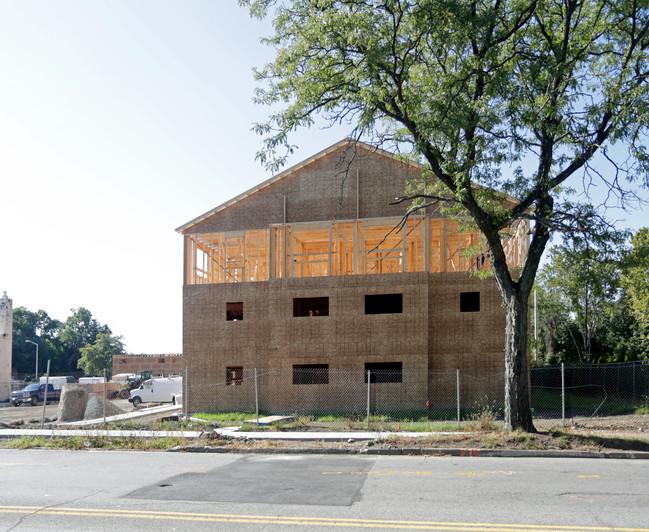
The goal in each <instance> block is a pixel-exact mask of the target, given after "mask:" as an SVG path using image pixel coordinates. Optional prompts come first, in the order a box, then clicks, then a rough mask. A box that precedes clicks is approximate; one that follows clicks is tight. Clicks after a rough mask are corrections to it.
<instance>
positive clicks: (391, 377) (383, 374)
mask: <svg viewBox="0 0 649 532" xmlns="http://www.w3.org/2000/svg"><path fill="white" fill-rule="evenodd" d="M368 371H369V372H370V382H375V383H377V384H380V383H384V382H402V380H403V365H402V363H401V362H366V363H365V382H366V383H367V372H368Z"/></svg>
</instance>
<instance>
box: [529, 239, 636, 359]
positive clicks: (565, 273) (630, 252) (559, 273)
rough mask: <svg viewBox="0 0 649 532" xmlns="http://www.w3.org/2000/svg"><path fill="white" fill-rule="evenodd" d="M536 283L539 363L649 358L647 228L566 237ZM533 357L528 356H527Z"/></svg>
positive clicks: (550, 251) (555, 249) (533, 348)
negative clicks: (623, 235) (619, 235)
mask: <svg viewBox="0 0 649 532" xmlns="http://www.w3.org/2000/svg"><path fill="white" fill-rule="evenodd" d="M548 259H549V260H548V261H547V262H546V263H545V265H544V266H543V267H542V268H541V270H540V272H539V275H538V277H537V281H536V289H537V296H538V300H537V307H538V345H537V346H535V344H534V339H532V353H535V347H538V353H539V364H558V363H561V362H566V363H602V362H624V361H629V360H643V359H649V229H648V228H642V229H640V230H638V231H637V232H636V233H635V234H634V235H633V236H632V238H631V239H630V245H629V239H628V238H618V239H613V238H611V237H610V236H609V237H602V238H600V239H596V238H593V237H590V238H584V237H579V236H576V237H571V238H569V239H567V240H566V241H565V242H564V245H562V246H554V247H552V248H550V250H549V256H548ZM533 358H534V357H533Z"/></svg>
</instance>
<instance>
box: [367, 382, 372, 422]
mask: <svg viewBox="0 0 649 532" xmlns="http://www.w3.org/2000/svg"><path fill="white" fill-rule="evenodd" d="M371 380H372V379H371V378H370V370H369V369H368V370H367V430H370V382H371Z"/></svg>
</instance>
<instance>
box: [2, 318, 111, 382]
mask: <svg viewBox="0 0 649 532" xmlns="http://www.w3.org/2000/svg"><path fill="white" fill-rule="evenodd" d="M71 312H72V314H71V315H70V316H68V318H67V319H66V320H65V321H60V320H57V319H55V318H51V317H50V316H49V315H48V314H47V312H45V311H44V310H38V311H36V312H33V311H31V310H28V309H27V308H25V307H17V308H15V309H14V311H13V364H12V372H13V373H17V374H27V375H30V374H31V375H34V372H35V369H36V366H35V364H36V361H35V347H34V346H33V345H32V344H30V343H27V340H29V341H32V342H35V343H37V344H38V349H39V353H38V370H39V374H40V375H43V374H44V373H45V371H46V369H47V360H48V359H49V360H50V374H52V375H63V374H71V373H77V372H79V371H80V370H81V371H83V372H84V373H85V374H86V375H89V376H97V375H101V374H102V372H103V370H104V368H105V369H107V370H109V371H110V370H111V369H112V357H113V355H116V354H120V353H123V352H124V344H123V338H122V336H116V335H114V334H113V333H112V331H111V330H110V328H109V327H108V325H104V324H101V323H99V321H97V320H96V319H95V318H93V317H92V313H91V312H90V311H89V310H88V309H86V308H83V307H79V308H78V309H71Z"/></svg>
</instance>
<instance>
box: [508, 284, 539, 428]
mask: <svg viewBox="0 0 649 532" xmlns="http://www.w3.org/2000/svg"><path fill="white" fill-rule="evenodd" d="M505 307H506V309H507V326H506V329H505V379H506V381H507V382H506V384H505V428H506V429H507V430H516V429H520V430H524V431H526V432H536V428H535V427H534V423H533V422H532V412H531V410H530V386H529V364H528V360H527V326H528V323H527V322H528V307H527V297H526V296H525V294H524V293H521V292H520V291H514V293H513V294H510V295H509V296H508V297H506V298H505Z"/></svg>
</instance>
